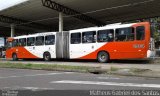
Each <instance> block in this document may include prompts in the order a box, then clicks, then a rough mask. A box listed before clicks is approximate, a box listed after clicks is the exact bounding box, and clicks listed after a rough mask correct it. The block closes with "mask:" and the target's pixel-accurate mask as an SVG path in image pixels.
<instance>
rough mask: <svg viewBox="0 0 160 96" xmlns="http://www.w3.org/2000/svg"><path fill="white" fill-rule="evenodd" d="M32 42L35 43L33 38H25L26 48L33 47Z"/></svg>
mask: <svg viewBox="0 0 160 96" xmlns="http://www.w3.org/2000/svg"><path fill="white" fill-rule="evenodd" d="M34 42H35V38H34V37H30V38H27V46H34Z"/></svg>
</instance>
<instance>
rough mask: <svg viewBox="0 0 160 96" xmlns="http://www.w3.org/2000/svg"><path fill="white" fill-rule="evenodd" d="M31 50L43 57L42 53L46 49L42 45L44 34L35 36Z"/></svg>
mask: <svg viewBox="0 0 160 96" xmlns="http://www.w3.org/2000/svg"><path fill="white" fill-rule="evenodd" d="M31 49H32V48H31ZM33 50H34V54H35V55H36V56H38V57H39V58H43V53H44V52H45V50H46V49H45V46H44V36H37V37H36V38H35V46H34V47H33Z"/></svg>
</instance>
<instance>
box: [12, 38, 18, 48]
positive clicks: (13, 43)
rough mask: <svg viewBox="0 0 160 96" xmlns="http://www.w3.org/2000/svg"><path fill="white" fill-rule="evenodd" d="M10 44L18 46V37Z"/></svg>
mask: <svg viewBox="0 0 160 96" xmlns="http://www.w3.org/2000/svg"><path fill="white" fill-rule="evenodd" d="M12 46H13V47H17V46H18V39H15V40H13V42H12Z"/></svg>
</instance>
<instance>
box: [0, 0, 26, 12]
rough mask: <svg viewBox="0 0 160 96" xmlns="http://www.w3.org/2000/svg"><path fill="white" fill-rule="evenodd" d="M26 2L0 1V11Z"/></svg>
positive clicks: (21, 0)
mask: <svg viewBox="0 0 160 96" xmlns="http://www.w3.org/2000/svg"><path fill="white" fill-rule="evenodd" d="M26 1H28V0H0V11H2V10H4V9H7V8H10V7H13V6H15V5H18V4H20V3H23V2H26Z"/></svg>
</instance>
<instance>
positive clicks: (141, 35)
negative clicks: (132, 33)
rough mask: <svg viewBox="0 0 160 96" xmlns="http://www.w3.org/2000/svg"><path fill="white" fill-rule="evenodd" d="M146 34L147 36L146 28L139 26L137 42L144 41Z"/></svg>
mask: <svg viewBox="0 0 160 96" xmlns="http://www.w3.org/2000/svg"><path fill="white" fill-rule="evenodd" d="M144 34H145V27H144V26H138V27H137V28H136V40H144Z"/></svg>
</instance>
